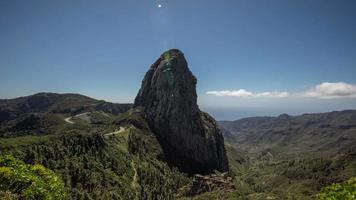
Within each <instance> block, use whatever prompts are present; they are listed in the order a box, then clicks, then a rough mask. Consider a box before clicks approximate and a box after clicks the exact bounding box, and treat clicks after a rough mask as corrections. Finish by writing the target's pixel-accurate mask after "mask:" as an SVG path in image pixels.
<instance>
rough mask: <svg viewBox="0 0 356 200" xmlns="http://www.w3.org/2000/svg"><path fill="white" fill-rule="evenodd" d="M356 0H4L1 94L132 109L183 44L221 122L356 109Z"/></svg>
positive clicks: (207, 105)
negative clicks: (78, 98)
mask: <svg viewBox="0 0 356 200" xmlns="http://www.w3.org/2000/svg"><path fill="white" fill-rule="evenodd" d="M355 10H356V1H354V0H332V1H330V0H313V1H310V0H269V1H265V0H215V1H213V0H126V1H123V0H95V1H94V0H61V1H54V0H53V1H51V0H26V1H23V0H0V98H14V97H18V96H25V95H31V94H34V93H37V92H57V93H81V94H84V95H87V96H90V97H94V98H97V99H104V100H107V101H111V102H118V103H126V102H133V100H134V97H135V96H136V94H137V91H138V89H139V87H140V84H141V81H142V78H143V76H144V74H145V73H146V71H147V70H148V68H149V67H150V65H151V64H152V63H153V62H154V61H155V60H156V59H157V58H158V57H159V56H160V55H161V53H162V52H164V51H166V50H168V49H171V48H179V49H180V50H181V51H183V52H184V54H185V57H186V59H187V61H188V63H189V67H190V69H191V71H192V72H193V73H194V75H195V76H196V77H197V79H198V84H197V93H198V103H199V106H200V108H201V109H202V110H205V111H208V112H209V113H210V114H212V115H213V116H214V117H216V118H217V119H220V120H232V119H238V118H241V117H248V116H257V115H264V116H265V115H268V116H275V115H279V114H281V113H288V114H291V115H297V114H302V113H313V112H328V111H333V110H343V109H356V12H355Z"/></svg>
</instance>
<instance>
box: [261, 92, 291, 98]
mask: <svg viewBox="0 0 356 200" xmlns="http://www.w3.org/2000/svg"><path fill="white" fill-rule="evenodd" d="M255 96H256V97H278V98H283V97H287V96H289V93H288V92H279V91H273V92H261V93H258V94H256V95H255Z"/></svg>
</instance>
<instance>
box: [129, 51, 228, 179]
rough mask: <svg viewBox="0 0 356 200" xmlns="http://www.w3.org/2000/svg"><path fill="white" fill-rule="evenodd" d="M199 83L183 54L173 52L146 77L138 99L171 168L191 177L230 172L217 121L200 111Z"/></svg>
mask: <svg viewBox="0 0 356 200" xmlns="http://www.w3.org/2000/svg"><path fill="white" fill-rule="evenodd" d="M196 83H197V80H196V78H195V77H194V75H193V74H192V72H191V71H190V70H189V68H188V65H187V61H186V59H185V58H184V55H183V53H182V52H181V51H180V50H178V49H171V50H169V51H167V52H165V53H163V54H162V55H161V57H160V58H158V60H157V61H156V62H155V63H154V64H153V65H152V66H151V67H150V69H149V70H148V72H147V73H146V75H145V77H144V79H143V81H142V86H141V89H140V90H139V92H138V95H137V97H136V99H135V104H134V106H135V107H139V108H141V110H142V114H143V116H144V117H145V118H146V120H147V122H148V124H149V126H150V128H151V129H152V131H153V132H154V133H155V134H156V136H157V138H158V140H159V142H160V144H161V146H162V148H163V151H164V154H165V159H166V161H167V162H168V164H170V165H171V166H175V167H178V168H179V169H180V170H181V171H183V172H187V173H189V174H194V173H201V174H206V173H209V172H212V171H213V170H219V171H228V161H227V157H226V151H225V146H224V139H223V136H222V133H221V131H220V130H219V128H218V127H217V124H216V121H215V120H214V119H213V118H212V117H211V116H210V115H208V114H207V113H204V112H202V111H200V110H199V107H198V105H197V94H196Z"/></svg>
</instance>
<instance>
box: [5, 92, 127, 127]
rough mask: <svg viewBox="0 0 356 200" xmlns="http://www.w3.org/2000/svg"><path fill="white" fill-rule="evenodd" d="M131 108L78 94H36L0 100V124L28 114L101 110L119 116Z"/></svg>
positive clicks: (76, 112) (75, 112)
mask: <svg viewBox="0 0 356 200" xmlns="http://www.w3.org/2000/svg"><path fill="white" fill-rule="evenodd" d="M131 107H132V105H131V104H116V103H109V102H105V101H102V100H96V99H93V98H90V97H87V96H84V95H80V94H57V93H38V94H35V95H30V96H26V97H19V98H16V99H0V123H2V122H4V121H9V120H12V119H15V118H17V117H19V116H21V115H23V114H29V113H61V114H71V115H73V114H78V113H81V112H87V111H94V110H101V111H104V112H107V113H111V114H119V113H123V112H125V111H127V110H128V109H130V108H131Z"/></svg>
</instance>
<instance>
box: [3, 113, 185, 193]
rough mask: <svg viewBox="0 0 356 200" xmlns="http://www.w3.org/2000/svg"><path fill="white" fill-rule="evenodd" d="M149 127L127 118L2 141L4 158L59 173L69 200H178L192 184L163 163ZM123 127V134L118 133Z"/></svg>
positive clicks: (79, 125)
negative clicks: (181, 190) (182, 189)
mask: <svg viewBox="0 0 356 200" xmlns="http://www.w3.org/2000/svg"><path fill="white" fill-rule="evenodd" d="M111 122H114V123H111ZM115 123H117V124H118V125H115ZM134 125H136V126H139V127H140V128H137V127H136V126H134ZM146 125H147V124H146V122H145V121H144V120H143V119H142V118H140V117H139V116H134V115H130V114H127V113H126V114H123V115H122V116H120V117H118V118H116V119H115V120H113V119H110V120H109V121H106V122H105V123H101V124H85V123H80V124H76V126H73V125H70V126H68V127H66V128H63V129H60V130H58V131H57V132H54V133H53V134H50V135H45V136H33V135H32V136H23V137H16V138H0V144H1V151H0V152H1V154H12V155H14V156H15V157H17V158H19V159H21V160H23V161H25V162H26V163H31V164H34V163H39V164H42V165H44V166H45V167H47V168H49V169H52V170H53V171H55V172H56V174H58V175H59V176H60V177H61V179H62V180H63V182H64V186H65V188H66V190H68V197H69V198H70V199H174V195H175V191H177V190H178V188H180V187H182V186H183V185H184V184H186V183H187V181H189V179H188V178H186V176H185V175H184V174H181V173H180V172H178V171H177V170H175V169H170V168H169V167H168V166H167V164H166V163H165V162H164V161H163V157H164V156H163V153H162V150H161V148H160V145H159V143H158V142H157V140H156V138H155V136H154V135H153V134H152V133H151V132H150V131H149V129H148V127H147V126H146ZM119 126H124V129H125V130H124V131H123V132H117V131H115V130H118V129H119ZM110 133H114V134H110Z"/></svg>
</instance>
